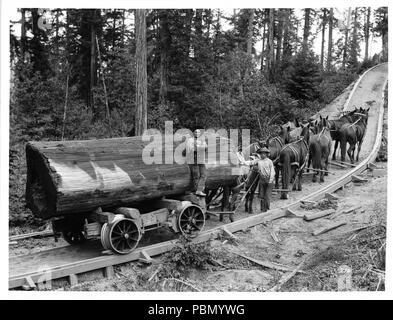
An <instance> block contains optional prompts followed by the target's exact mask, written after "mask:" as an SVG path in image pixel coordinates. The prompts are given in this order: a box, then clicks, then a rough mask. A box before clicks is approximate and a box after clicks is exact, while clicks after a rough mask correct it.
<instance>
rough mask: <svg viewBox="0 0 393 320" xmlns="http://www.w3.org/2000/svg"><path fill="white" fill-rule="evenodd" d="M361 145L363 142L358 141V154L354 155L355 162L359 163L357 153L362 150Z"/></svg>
mask: <svg viewBox="0 0 393 320" xmlns="http://www.w3.org/2000/svg"><path fill="white" fill-rule="evenodd" d="M362 143H363V140H360V141H358V153H357V155H356V162H359V153H360V150H361V149H362Z"/></svg>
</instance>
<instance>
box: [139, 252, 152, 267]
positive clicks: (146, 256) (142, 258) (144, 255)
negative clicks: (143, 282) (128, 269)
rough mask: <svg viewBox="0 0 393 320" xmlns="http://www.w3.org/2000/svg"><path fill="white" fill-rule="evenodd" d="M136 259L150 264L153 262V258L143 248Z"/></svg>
mask: <svg viewBox="0 0 393 320" xmlns="http://www.w3.org/2000/svg"><path fill="white" fill-rule="evenodd" d="M138 260H139V261H140V262H143V263H146V264H150V263H153V262H154V259H153V258H152V257H150V255H149V254H148V253H147V252H146V251H145V250H142V251H141V252H140V257H139V259H138Z"/></svg>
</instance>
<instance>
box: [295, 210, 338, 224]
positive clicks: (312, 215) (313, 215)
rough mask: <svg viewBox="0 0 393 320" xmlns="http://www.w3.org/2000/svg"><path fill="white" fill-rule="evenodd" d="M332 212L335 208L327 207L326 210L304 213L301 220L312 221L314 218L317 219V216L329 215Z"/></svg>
mask: <svg viewBox="0 0 393 320" xmlns="http://www.w3.org/2000/svg"><path fill="white" fill-rule="evenodd" d="M334 212H336V210H334V209H328V210H324V211H320V212H317V213H308V214H305V215H304V216H303V220H305V221H313V220H316V219H319V218H322V217H326V216H328V215H331V214H332V213H334Z"/></svg>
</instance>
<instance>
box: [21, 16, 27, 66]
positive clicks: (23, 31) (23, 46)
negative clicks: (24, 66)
mask: <svg viewBox="0 0 393 320" xmlns="http://www.w3.org/2000/svg"><path fill="white" fill-rule="evenodd" d="M21 15H22V17H21V24H20V28H21V29H20V34H21V36H20V52H21V55H22V60H24V58H25V52H26V9H21Z"/></svg>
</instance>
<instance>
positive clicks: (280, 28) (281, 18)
mask: <svg viewBox="0 0 393 320" xmlns="http://www.w3.org/2000/svg"><path fill="white" fill-rule="evenodd" d="M284 10H285V9H278V27H277V49H276V59H275V61H276V63H275V69H276V70H278V69H279V68H280V63H281V48H282V38H283V31H284V30H283V29H284V27H283V25H284V15H285V13H284Z"/></svg>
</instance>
